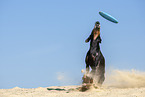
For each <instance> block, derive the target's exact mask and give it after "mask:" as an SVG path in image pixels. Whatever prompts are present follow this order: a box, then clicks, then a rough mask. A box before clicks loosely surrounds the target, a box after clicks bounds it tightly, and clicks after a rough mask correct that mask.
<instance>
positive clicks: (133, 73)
mask: <svg viewBox="0 0 145 97" xmlns="http://www.w3.org/2000/svg"><path fill="white" fill-rule="evenodd" d="M103 85H104V86H107V87H114V88H140V87H145V72H141V71H137V70H110V71H108V72H106V79H105V82H104V84H103Z"/></svg>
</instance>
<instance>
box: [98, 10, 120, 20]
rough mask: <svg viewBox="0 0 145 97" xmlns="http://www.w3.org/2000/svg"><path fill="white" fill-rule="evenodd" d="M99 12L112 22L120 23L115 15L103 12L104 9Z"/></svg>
mask: <svg viewBox="0 0 145 97" xmlns="http://www.w3.org/2000/svg"><path fill="white" fill-rule="evenodd" d="M99 14H100V15H101V16H102V17H103V18H105V19H107V20H109V21H111V22H113V23H118V20H117V19H115V18H114V17H113V16H111V15H109V14H108V13H105V12H103V11H100V12H99Z"/></svg>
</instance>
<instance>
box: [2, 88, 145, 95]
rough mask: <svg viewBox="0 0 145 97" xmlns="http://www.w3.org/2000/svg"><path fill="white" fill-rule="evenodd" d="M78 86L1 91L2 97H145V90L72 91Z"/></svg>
mask: <svg viewBox="0 0 145 97" xmlns="http://www.w3.org/2000/svg"><path fill="white" fill-rule="evenodd" d="M77 87H78V86H61V87H56V86H54V87H48V88H52V89H57V88H59V89H65V91H59V90H47V88H41V87H40V88H35V89H23V88H18V87H15V88H13V89H0V97H145V88H126V89H118V88H101V89H91V90H89V91H86V92H80V91H75V90H71V91H69V92H68V90H69V89H71V88H77Z"/></svg>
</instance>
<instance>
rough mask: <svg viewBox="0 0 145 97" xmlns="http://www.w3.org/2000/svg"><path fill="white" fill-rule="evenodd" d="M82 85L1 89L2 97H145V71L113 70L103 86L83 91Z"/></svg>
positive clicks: (107, 74)
mask: <svg viewBox="0 0 145 97" xmlns="http://www.w3.org/2000/svg"><path fill="white" fill-rule="evenodd" d="M79 87H81V86H52V87H45V88H42V87H39V88H32V89H25V88H19V87H15V88H12V89H0V97H145V73H144V72H139V71H135V70H131V71H120V70H113V71H112V72H109V73H106V80H105V82H104V84H103V86H102V87H100V88H98V89H94V88H91V89H90V90H88V91H86V92H81V91H79V90H78V88H79Z"/></svg>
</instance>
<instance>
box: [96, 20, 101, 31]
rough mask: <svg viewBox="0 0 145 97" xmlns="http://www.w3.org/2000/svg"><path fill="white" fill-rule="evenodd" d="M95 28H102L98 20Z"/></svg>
mask: <svg viewBox="0 0 145 97" xmlns="http://www.w3.org/2000/svg"><path fill="white" fill-rule="evenodd" d="M95 29H97V30H100V22H99V21H97V22H96V23H95Z"/></svg>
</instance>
